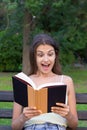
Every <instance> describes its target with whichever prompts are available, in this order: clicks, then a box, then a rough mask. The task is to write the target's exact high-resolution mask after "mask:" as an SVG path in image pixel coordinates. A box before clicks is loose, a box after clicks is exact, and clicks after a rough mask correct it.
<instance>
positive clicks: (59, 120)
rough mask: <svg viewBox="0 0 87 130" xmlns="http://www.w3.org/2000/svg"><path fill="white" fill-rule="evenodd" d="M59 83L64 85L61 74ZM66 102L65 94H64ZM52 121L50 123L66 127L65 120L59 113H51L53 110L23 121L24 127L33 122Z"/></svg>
mask: <svg viewBox="0 0 87 130" xmlns="http://www.w3.org/2000/svg"><path fill="white" fill-rule="evenodd" d="M58 84H59V85H64V83H63V75H62V77H61V81H60V82H59V83H58ZM66 104H67V96H66ZM46 122H49V123H52V124H59V125H61V126H65V127H67V120H66V119H65V118H64V117H62V116H60V115H59V114H56V113H53V112H49V113H44V114H41V115H39V116H35V117H33V118H31V119H30V120H28V121H26V122H25V125H24V127H26V126H30V125H33V124H43V123H46Z"/></svg>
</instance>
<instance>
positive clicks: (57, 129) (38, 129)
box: [24, 123, 66, 130]
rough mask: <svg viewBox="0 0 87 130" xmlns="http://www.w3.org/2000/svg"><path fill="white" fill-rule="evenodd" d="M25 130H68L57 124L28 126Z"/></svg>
mask: <svg viewBox="0 0 87 130" xmlns="http://www.w3.org/2000/svg"><path fill="white" fill-rule="evenodd" d="M24 130H66V128H65V127H64V126H60V125H56V124H51V123H44V124H39V125H38V124H34V125H31V126H27V127H26V128H25V129H24Z"/></svg>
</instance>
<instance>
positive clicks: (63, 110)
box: [51, 103, 70, 118]
mask: <svg viewBox="0 0 87 130" xmlns="http://www.w3.org/2000/svg"><path fill="white" fill-rule="evenodd" d="M51 111H52V112H54V113H57V114H59V115H61V116H63V117H65V118H66V117H67V116H68V115H69V113H70V109H69V106H68V105H66V104H63V103H56V106H53V107H51Z"/></svg>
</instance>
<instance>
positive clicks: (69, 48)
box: [0, 0, 87, 70]
mask: <svg viewBox="0 0 87 130" xmlns="http://www.w3.org/2000/svg"><path fill="white" fill-rule="evenodd" d="M2 7H4V8H3V11H2V12H3V13H2V14H1V13H0V19H1V20H0V56H1V57H2V58H1V59H0V64H1V65H2V68H4V67H3V66H4V64H9V68H10V69H11V67H13V66H14V67H13V68H12V69H11V70H14V68H16V69H17V68H19V66H20V64H21V63H22V43H23V38H22V36H23V33H22V29H23V27H24V26H25V25H23V15H24V10H25V9H27V11H28V12H29V13H30V14H31V16H32V19H31V22H30V23H29V24H28V25H27V27H30V26H31V24H32V23H34V28H33V29H32V30H31V34H30V36H31V37H30V38H31V39H32V37H33V35H35V34H37V33H41V32H46V33H48V34H51V35H52V36H53V37H54V38H55V39H56V40H57V41H58V42H59V43H60V51H61V55H60V61H61V63H62V64H63V65H66V64H72V63H73V62H75V60H76V57H75V56H78V55H80V57H81V58H83V59H87V55H86V53H85V50H86V48H87V0H82V1H81V0H67V1H65V0H58V1H56V0H53V1H50V0H45V1H44V0H26V1H24V0H19V1H17V0H8V2H7V1H6V0H2V2H1V6H0V10H2ZM31 39H30V41H31ZM15 46H16V47H15ZM2 48H5V50H4V49H2ZM12 48H13V49H12ZM15 48H16V49H15ZM6 49H7V50H6ZM7 51H9V56H10V58H8V57H7V55H8V54H7V53H6V52H7ZM10 51H12V52H13V57H14V61H15V62H12V59H13V58H12V53H11V52H10ZM5 53H6V54H5ZM6 57H7V59H6ZM17 58H19V59H20V60H17ZM8 59H9V60H8ZM4 60H5V61H8V62H7V63H4V62H3V61H4ZM10 60H11V61H10ZM11 62H12V63H11ZM17 64H18V65H17ZM16 65H17V66H16ZM5 68H6V67H5ZM2 70H3V69H2ZM6 70H8V67H7V69H6Z"/></svg>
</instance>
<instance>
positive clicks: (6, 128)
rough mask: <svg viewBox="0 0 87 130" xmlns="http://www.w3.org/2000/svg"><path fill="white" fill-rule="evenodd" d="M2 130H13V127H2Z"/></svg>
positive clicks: (0, 129) (0, 126)
mask: <svg viewBox="0 0 87 130" xmlns="http://www.w3.org/2000/svg"><path fill="white" fill-rule="evenodd" d="M0 130H12V128H11V126H3V125H0Z"/></svg>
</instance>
